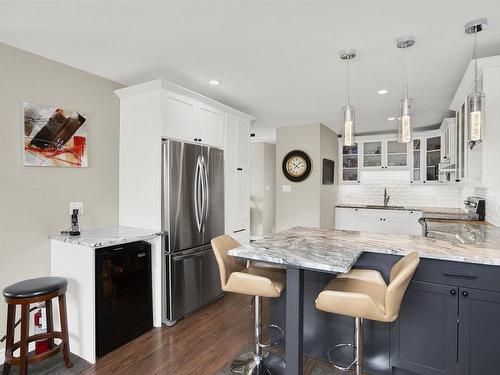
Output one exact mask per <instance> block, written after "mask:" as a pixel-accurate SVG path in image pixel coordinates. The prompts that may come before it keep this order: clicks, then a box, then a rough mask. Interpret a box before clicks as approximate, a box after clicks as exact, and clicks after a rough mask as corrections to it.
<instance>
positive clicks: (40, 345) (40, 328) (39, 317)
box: [34, 303, 49, 354]
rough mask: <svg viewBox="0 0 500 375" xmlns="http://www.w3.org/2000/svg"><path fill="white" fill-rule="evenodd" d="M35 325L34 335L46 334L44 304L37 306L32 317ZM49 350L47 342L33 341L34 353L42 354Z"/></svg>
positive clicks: (46, 340)
mask: <svg viewBox="0 0 500 375" xmlns="http://www.w3.org/2000/svg"><path fill="white" fill-rule="evenodd" d="M34 319H35V322H34V323H35V324H34V331H35V335H37V334H40V333H46V332H47V310H45V304H44V303H41V304H40V305H38V310H37V311H36V312H35V315H34ZM47 350H49V340H48V339H45V340H36V341H35V353H36V354H42V353H45V352H46V351H47Z"/></svg>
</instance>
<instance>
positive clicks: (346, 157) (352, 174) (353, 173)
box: [340, 140, 360, 183]
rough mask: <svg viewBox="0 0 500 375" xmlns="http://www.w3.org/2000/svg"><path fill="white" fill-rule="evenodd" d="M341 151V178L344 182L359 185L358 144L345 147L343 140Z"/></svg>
mask: <svg viewBox="0 0 500 375" xmlns="http://www.w3.org/2000/svg"><path fill="white" fill-rule="evenodd" d="M340 149H341V150H342V161H341V163H342V171H341V176H340V178H341V179H342V182H351V183H359V182H360V181H359V165H358V160H359V158H358V144H357V143H355V144H354V145H352V146H343V144H342V140H340Z"/></svg>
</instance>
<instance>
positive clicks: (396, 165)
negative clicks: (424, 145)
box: [360, 139, 410, 169]
mask: <svg viewBox="0 0 500 375" xmlns="http://www.w3.org/2000/svg"><path fill="white" fill-rule="evenodd" d="M360 143H361V144H362V159H361V160H362V165H361V166H362V168H363V169H406V168H408V165H409V163H408V160H409V149H410V148H409V146H408V144H407V143H398V141H397V140H396V139H381V140H365V141H364V142H360Z"/></svg>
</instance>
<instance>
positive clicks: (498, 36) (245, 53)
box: [0, 0, 500, 136]
mask: <svg viewBox="0 0 500 375" xmlns="http://www.w3.org/2000/svg"><path fill="white" fill-rule="evenodd" d="M478 17H487V18H488V21H489V27H488V29H487V30H486V31H485V32H484V33H481V34H480V35H479V38H478V41H479V55H480V56H481V57H482V56H490V55H497V54H500V1H498V0H494V1H481V0H468V1H464V0H439V1H438V0H393V1H386V0H373V1H371V0H365V1H361V0H346V1H334V0H325V1H312V0H309V1H261V0H252V1H250V0H248V1H208V0H205V1H202V0H199V1H189V0H184V1H161V2H160V1H99V2H98V1H79V2H78V1H71V2H60V1H59V2H57V1H56V2H45V1H34V2H25V1H19V0H18V1H14V2H6V1H2V2H0V42H3V43H6V44H9V45H12V46H15V47H18V48H21V49H24V50H28V51H30V52H33V53H36V54H38V55H42V56H45V57H48V58H51V59H54V60H56V61H59V62H62V63H65V64H68V65H71V66H74V67H76V68H79V69H82V70H85V71H88V72H91V73H94V74H97V75H99V76H102V77H106V78H109V79H112V80H114V81H117V82H120V83H123V84H126V85H131V84H136V83H140V82H144V81H148V80H152V79H156V78H165V79H167V80H169V81H172V82H174V83H177V84H179V85H182V86H185V87H187V88H190V89H192V90H194V91H197V92H201V93H203V94H205V95H207V96H209V97H211V98H213V99H216V100H219V101H222V102H224V103H226V104H228V105H230V106H233V107H236V108H238V109H240V110H242V111H245V112H247V113H249V114H252V115H254V116H255V117H256V118H257V122H256V124H255V127H254V129H255V131H256V132H257V135H258V136H259V135H260V132H261V131H263V132H266V131H267V132H269V131H272V130H271V129H272V128H275V127H278V126H285V125H295V124H306V123H318V122H322V123H324V124H327V125H328V126H330V127H332V128H333V129H334V130H339V129H340V109H341V107H342V105H344V102H345V63H343V62H341V61H340V60H339V57H338V53H339V50H341V49H343V48H355V49H356V50H357V51H358V56H357V57H356V59H355V60H354V61H353V62H352V64H351V101H352V104H353V105H354V106H355V107H356V111H357V113H356V115H357V131H359V132H372V131H382V130H389V129H394V128H395V126H396V124H395V122H390V121H388V120H387V117H389V116H394V115H395V114H396V111H397V105H396V103H397V101H398V100H399V99H400V97H401V95H402V79H403V63H402V61H403V54H402V51H401V50H398V49H397V48H396V47H395V41H396V39H397V38H398V37H400V36H403V35H408V34H413V35H415V37H416V44H415V46H413V47H412V48H411V49H410V50H408V59H409V68H408V69H409V89H410V97H412V98H414V100H415V105H414V113H415V117H414V118H415V126H416V127H424V126H429V125H433V124H437V123H440V122H441V120H442V119H443V117H445V116H446V115H447V114H448V106H449V104H450V101H451V99H452V97H453V94H454V93H455V90H456V88H457V86H458V84H459V83H460V80H461V77H462V75H463V73H464V71H465V68H466V66H467V64H468V62H469V60H470V57H471V52H472V41H473V38H472V37H471V36H466V35H465V34H464V31H463V26H464V24H465V23H466V22H468V21H470V20H472V19H474V18H478ZM0 67H1V56H0ZM210 79H217V80H220V81H221V82H222V84H221V85H220V86H217V87H212V86H209V85H208V84H207V82H208V81H209V80H210ZM383 88H384V89H388V90H389V93H388V94H387V95H377V90H379V89H383Z"/></svg>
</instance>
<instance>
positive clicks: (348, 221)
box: [335, 207, 359, 230]
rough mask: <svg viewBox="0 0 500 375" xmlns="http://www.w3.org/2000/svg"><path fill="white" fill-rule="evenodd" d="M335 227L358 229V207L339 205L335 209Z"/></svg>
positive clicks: (339, 228)
mask: <svg viewBox="0 0 500 375" xmlns="http://www.w3.org/2000/svg"><path fill="white" fill-rule="evenodd" d="M335 229H338V230H358V229H359V215H358V209H357V208H345V207H337V208H336V209H335Z"/></svg>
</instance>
